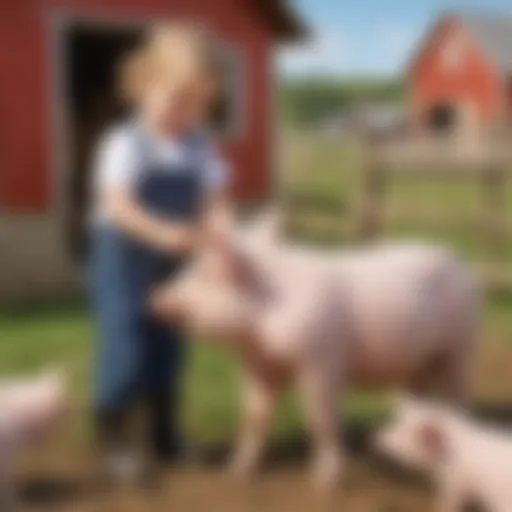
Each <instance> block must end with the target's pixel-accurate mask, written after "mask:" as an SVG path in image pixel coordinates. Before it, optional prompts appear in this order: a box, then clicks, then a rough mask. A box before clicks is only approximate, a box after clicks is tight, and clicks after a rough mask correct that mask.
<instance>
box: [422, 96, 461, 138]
mask: <svg viewBox="0 0 512 512" xmlns="http://www.w3.org/2000/svg"><path fill="white" fill-rule="evenodd" d="M457 122H458V116H457V108H456V106H455V105H453V104H450V103H440V104H438V105H435V106H434V107H433V108H432V109H431V110H430V111H429V113H428V119H427V124H428V127H429V130H430V131H431V132H432V133H434V134H435V135H449V134H450V133H452V132H453V131H454V130H455V129H456V127H457Z"/></svg>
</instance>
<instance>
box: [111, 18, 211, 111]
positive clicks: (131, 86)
mask: <svg viewBox="0 0 512 512" xmlns="http://www.w3.org/2000/svg"><path fill="white" fill-rule="evenodd" d="M214 49H215V44H214V42H213V39H212V38H211V37H210V35H209V33H208V32H207V31H206V30H205V29H204V28H202V27H200V26H198V25H197V24H193V23H185V22H181V23H180V22H176V23H164V24H158V25H154V26H153V27H152V28H151V29H149V30H148V32H147V33H146V36H145V38H144V40H143V42H142V43H141V44H140V45H139V46H138V47H137V48H136V49H135V50H133V51H132V52H131V53H129V54H128V55H127V56H126V57H125V59H123V60H122V62H121V65H120V67H119V90H120V93H121V97H122V98H123V99H124V100H125V101H128V102H130V103H131V102H134V101H137V100H138V98H139V97H140V94H141V92H142V91H143V90H144V88H145V86H146V85H147V84H148V83H150V82H151V81H152V80H154V79H155V78H159V79H160V78H161V79H169V80H170V81H171V80H176V79H179V78H182V77H194V78H197V79H198V83H200V84H201V85H202V86H203V87H204V88H205V91H208V92H209V93H215V92H216V91H217V88H218V85H219V66H218V59H217V55H216V54H215V50H214Z"/></svg>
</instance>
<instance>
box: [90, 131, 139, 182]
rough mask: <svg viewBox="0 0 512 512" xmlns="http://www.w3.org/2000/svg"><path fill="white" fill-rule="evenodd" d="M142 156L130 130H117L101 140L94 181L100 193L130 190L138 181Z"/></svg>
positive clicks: (98, 147) (97, 150)
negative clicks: (123, 189) (115, 189)
mask: <svg viewBox="0 0 512 512" xmlns="http://www.w3.org/2000/svg"><path fill="white" fill-rule="evenodd" d="M140 169H141V155H140V151H139V150H138V145H137V143H136V140H135V137H134V136H133V134H132V133H130V131H129V130H128V129H125V128H116V129H113V130H111V131H110V132H108V133H107V134H105V135H104V136H103V138H102V139H101V140H100V142H99V144H98V146H97V149H96V155H95V160H94V170H93V172H94V180H95V185H96V188H97V189H98V190H100V191H104V190H106V189H112V188H126V189H130V188H132V186H133V185H134V183H135V182H136V180H137V179H138V175H139V172H140Z"/></svg>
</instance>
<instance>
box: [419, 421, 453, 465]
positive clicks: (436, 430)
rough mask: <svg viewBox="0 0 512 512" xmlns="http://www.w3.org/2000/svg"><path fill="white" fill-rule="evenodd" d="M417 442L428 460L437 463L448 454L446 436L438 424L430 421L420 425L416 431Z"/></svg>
mask: <svg viewBox="0 0 512 512" xmlns="http://www.w3.org/2000/svg"><path fill="white" fill-rule="evenodd" d="M416 437H417V441H418V442H419V443H420V445H421V447H422V449H423V450H425V452H426V453H427V454H428V456H429V458H431V459H432V460H435V461H438V460H442V459H444V458H445V457H446V456H447V454H448V436H447V435H446V432H445V430H444V428H443V427H442V425H441V424H440V422H437V421H436V420H431V421H428V422H425V423H423V424H422V425H420V426H419V427H418V429H417V431H416Z"/></svg>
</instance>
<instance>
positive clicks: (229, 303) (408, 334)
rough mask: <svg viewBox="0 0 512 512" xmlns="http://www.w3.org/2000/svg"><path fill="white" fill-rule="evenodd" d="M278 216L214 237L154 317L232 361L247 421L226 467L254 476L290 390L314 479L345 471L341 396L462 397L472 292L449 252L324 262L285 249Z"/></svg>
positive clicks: (158, 300)
mask: <svg viewBox="0 0 512 512" xmlns="http://www.w3.org/2000/svg"><path fill="white" fill-rule="evenodd" d="M279 227H280V221H279V215H278V214H277V216H276V214H268V213H267V214H265V215H264V216H263V217H262V218H260V219H259V220H257V221H256V222H254V223H252V224H251V225H250V226H248V227H242V228H241V229H239V228H231V229H224V233H222V232H217V233H216V236H214V237H211V238H210V241H209V242H208V243H207V244H206V246H205V247H204V250H203V251H201V252H200V254H198V255H197V256H196V257H195V260H194V261H192V262H191V263H190V265H189V267H188V268H186V269H185V270H184V271H183V273H182V274H181V275H179V276H177V277H174V278H173V279H172V280H171V281H170V282H169V283H167V284H163V285H162V286H161V288H160V289H158V290H157V291H155V294H154V295H153V296H152V298H151V301H150V302H151V307H152V308H153V310H154V311H155V313H157V314H159V315H160V316H162V317H163V318H168V319H173V320H174V321H176V320H177V319H178V320H181V321H183V322H184V323H186V324H187V325H188V326H190V327H191V328H192V329H194V330H196V331H197V332H198V333H199V334H200V336H198V337H200V338H201V339H215V340H222V341H223V342H224V343H226V344H228V345H230V346H231V347H232V348H233V350H235V351H236V353H237V354H238V355H239V356H240V360H241V363H242V365H243V368H244V370H245V371H244V375H245V381H246V390H247V391H246V398H245V409H246V417H245V421H244V427H243V429H242V433H241V435H240V441H239V443H238V447H237V450H236V451H235V455H234V461H233V467H234V471H235V473H236V474H238V475H248V474H250V473H252V471H253V470H254V469H255V467H256V466H257V462H258V460H259V458H260V455H261V452H262V447H263V444H264V439H265V437H266V431H267V427H268V423H269V420H270V418H271V412H272V410H273V408H274V405H275V404H276V401H277V398H278V396H279V394H280V391H281V390H282V389H283V388H284V386H285V385H286V384H288V383H290V382H293V381H296V382H297V383H298V384H299V386H300V388H301V390H302V392H303V395H304V398H305V404H306V407H307V409H308V417H309V419H310V427H311V431H312V434H313V435H312V438H313V441H314V478H315V482H316V483H317V485H319V486H320V487H322V488H325V487H328V488H329V487H332V484H334V483H335V482H336V481H337V480H338V477H339V475H340V474H341V472H342V468H343V451H342V450H341V447H340V446H339V419H340V418H339V415H338V411H339V405H340V400H341V399H342V397H343V396H344V395H345V392H346V391H347V388H348V387H349V386H351V385H357V386H383V385H390V384H391V385H394V386H396V385H402V386H406V387H407V388H408V389H412V390H414V391H415V392H417V393H423V392H426V391H430V389H431V388H432V387H433V386H435V387H437V388H438V391H441V392H443V393H444V394H445V395H446V397H447V398H448V399H450V400H453V401H456V402H463V401H465V400H466V399H467V397H468V395H469V392H470V382H471V374H472V372H471V368H472V363H473V360H474V355H475V345H476V344H475V342H476V329H477V323H478V322H477V317H478V309H479V307H478V303H479V301H478V293H477V290H476V287H475V285H474V282H473V279H472V276H471V274H470V272H468V271H467V269H466V268H465V266H464V265H463V264H462V263H461V262H459V261H458V260H457V258H455V257H454V256H453V255H452V254H451V253H450V251H447V250H445V249H443V248H439V247H429V246H424V245H419V244H404V245H397V246H394V245H386V246H375V247H366V248H360V249H354V250H343V251H322V250H314V249H310V248H307V247H301V246H298V245H294V244H291V243H288V242H286V241H282V240H281V237H280V230H279Z"/></svg>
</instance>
